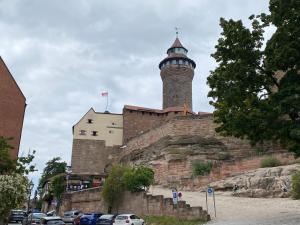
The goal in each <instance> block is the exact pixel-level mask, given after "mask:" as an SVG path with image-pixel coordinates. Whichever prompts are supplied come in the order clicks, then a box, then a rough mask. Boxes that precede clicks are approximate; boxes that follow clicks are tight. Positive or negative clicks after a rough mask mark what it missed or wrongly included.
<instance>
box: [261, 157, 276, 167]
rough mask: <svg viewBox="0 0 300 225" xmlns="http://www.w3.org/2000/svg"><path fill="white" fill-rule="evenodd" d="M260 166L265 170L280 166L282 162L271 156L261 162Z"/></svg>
mask: <svg viewBox="0 0 300 225" xmlns="http://www.w3.org/2000/svg"><path fill="white" fill-rule="evenodd" d="M260 165H261V167H263V168H265V167H275V166H280V165H281V162H280V160H279V159H277V158H275V157H272V156H270V157H267V158H264V159H262V160H261V161H260Z"/></svg>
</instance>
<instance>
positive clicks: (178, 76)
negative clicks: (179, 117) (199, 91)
mask: <svg viewBox="0 0 300 225" xmlns="http://www.w3.org/2000/svg"><path fill="white" fill-rule="evenodd" d="M160 76H161V79H162V81H163V108H164V109H165V108H168V107H174V106H183V105H184V104H186V105H187V107H188V108H189V109H190V110H193V101H192V81H193V77H194V70H193V69H191V68H189V67H187V66H185V65H169V66H165V67H164V68H162V69H161V72H160Z"/></svg>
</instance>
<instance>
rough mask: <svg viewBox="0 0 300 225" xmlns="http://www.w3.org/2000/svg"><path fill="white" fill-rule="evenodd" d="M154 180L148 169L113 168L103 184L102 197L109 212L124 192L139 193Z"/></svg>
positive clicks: (152, 173) (150, 170) (151, 172)
mask: <svg viewBox="0 0 300 225" xmlns="http://www.w3.org/2000/svg"><path fill="white" fill-rule="evenodd" d="M153 180H154V172H153V170H152V169H150V168H146V167H137V168H131V167H127V166H118V165H117V166H113V167H112V169H111V171H110V172H109V174H108V177H107V179H106V180H105V182H104V185H103V190H102V197H103V199H104V201H105V202H106V203H107V205H108V207H109V211H111V209H112V208H113V207H116V206H117V205H118V203H119V202H120V201H121V200H122V196H123V192H124V191H126V190H127V191H131V192H135V191H141V190H144V189H145V188H148V187H149V186H150V185H151V184H152V183H153Z"/></svg>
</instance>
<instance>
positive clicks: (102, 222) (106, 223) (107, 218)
mask: <svg viewBox="0 0 300 225" xmlns="http://www.w3.org/2000/svg"><path fill="white" fill-rule="evenodd" d="M116 216H117V215H112V214H104V215H102V216H100V217H99V218H98V220H97V223H96V224H97V225H112V224H113V223H114V222H115V218H116Z"/></svg>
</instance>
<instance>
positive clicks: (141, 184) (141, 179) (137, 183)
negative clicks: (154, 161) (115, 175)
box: [124, 167, 154, 192]
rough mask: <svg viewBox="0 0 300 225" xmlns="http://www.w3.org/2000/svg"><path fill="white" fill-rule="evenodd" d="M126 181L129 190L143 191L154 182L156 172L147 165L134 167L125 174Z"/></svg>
mask: <svg viewBox="0 0 300 225" xmlns="http://www.w3.org/2000/svg"><path fill="white" fill-rule="evenodd" d="M124 182H125V185H126V189H127V190H128V191H131V192H138V191H142V190H145V189H146V188H148V187H149V186H150V185H151V184H153V182H154V172H153V170H152V169H150V168H146V167H137V168H133V169H131V170H130V171H127V172H126V173H125V174H124Z"/></svg>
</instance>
